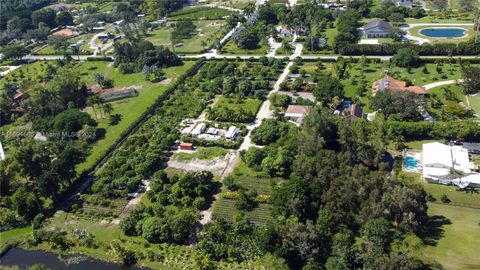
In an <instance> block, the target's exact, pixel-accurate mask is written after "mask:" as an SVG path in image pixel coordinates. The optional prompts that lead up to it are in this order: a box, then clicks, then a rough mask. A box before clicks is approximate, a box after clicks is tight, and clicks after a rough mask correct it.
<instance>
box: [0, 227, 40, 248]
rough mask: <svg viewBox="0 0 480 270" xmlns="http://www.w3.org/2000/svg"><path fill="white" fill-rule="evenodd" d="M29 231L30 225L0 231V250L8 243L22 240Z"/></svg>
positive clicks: (30, 230) (30, 229)
mask: <svg viewBox="0 0 480 270" xmlns="http://www.w3.org/2000/svg"><path fill="white" fill-rule="evenodd" d="M31 232H32V227H31V226H28V227H24V228H17V229H12V230H8V231H3V232H0V250H1V249H3V248H4V247H5V245H7V244H9V243H12V242H15V241H17V240H18V241H21V240H24V239H25V236H26V235H28V234H30V233H31Z"/></svg>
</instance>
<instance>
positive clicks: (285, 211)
mask: <svg viewBox="0 0 480 270" xmlns="http://www.w3.org/2000/svg"><path fill="white" fill-rule="evenodd" d="M295 130H296V129H292V131H291V132H289V133H285V134H283V135H282V136H281V137H280V139H278V140H277V141H276V142H273V143H271V144H269V145H268V146H266V147H264V148H250V149H249V150H247V151H246V152H244V153H243V154H242V158H243V160H244V161H245V163H246V164H247V165H248V166H251V167H253V168H254V169H255V168H260V169H265V170H268V169H269V168H270V167H269V166H268V165H267V164H268V163H270V161H268V162H266V161H265V159H268V158H269V157H268V156H271V157H274V158H273V160H272V161H274V162H277V161H278V160H279V158H281V157H288V156H290V157H291V160H290V162H289V163H283V164H281V165H280V164H279V167H282V169H283V172H284V173H283V175H280V174H273V175H272V174H271V175H272V176H282V177H285V178H286V179H287V180H286V183H285V184H284V185H282V186H280V187H278V188H276V189H275V191H274V193H273V195H272V198H271V201H272V204H273V207H274V211H273V214H274V216H275V217H277V219H276V220H277V221H276V222H275V223H274V224H272V225H268V226H266V227H263V228H262V227H248V226H247V225H244V223H242V219H237V220H236V221H234V222H233V223H232V224H225V223H223V222H222V221H216V222H214V223H213V224H210V225H208V226H207V227H206V228H205V229H206V232H205V233H204V234H203V235H201V240H200V243H199V245H198V246H197V248H198V249H200V250H201V251H202V252H205V253H207V254H208V255H209V256H210V258H212V259H215V260H225V259H229V258H232V257H231V256H230V255H231V254H228V253H226V250H231V251H232V252H234V251H235V250H236V249H237V246H238V245H239V243H238V242H237V241H236V239H237V237H241V238H242V239H244V243H245V245H243V246H242V247H243V252H242V253H240V254H237V253H236V252H234V254H237V255H236V256H234V258H236V259H237V260H248V259H249V254H251V253H256V254H257V255H259V256H262V255H265V254H274V255H275V256H277V257H283V258H285V259H286V260H287V261H288V263H289V265H290V267H293V268H301V267H304V269H305V268H307V269H317V268H321V267H325V268H326V269H332V270H333V269H352V268H362V267H364V268H368V269H370V268H374V267H378V266H380V265H385V264H386V265H397V264H402V265H408V266H406V267H407V268H406V269H420V267H421V266H422V264H421V263H420V262H418V261H417V260H415V259H413V256H412V255H411V254H412V253H413V252H414V250H413V249H411V248H410V249H409V248H403V245H404V244H400V243H404V242H405V241H413V240H411V239H412V238H415V239H419V238H418V237H417V236H415V234H418V233H419V232H421V231H422V228H423V224H424V222H425V221H426V210H427V207H426V195H425V192H424V191H423V188H422V187H421V186H420V185H412V184H406V183H403V182H401V181H399V180H397V179H395V177H394V176H392V175H391V174H390V173H389V172H388V171H386V170H385V168H386V166H385V164H383V163H381V160H382V157H383V156H384V155H386V153H385V149H386V143H387V132H388V130H387V128H386V127H385V123H384V122H383V121H382V120H381V118H379V119H377V120H376V121H374V122H373V123H369V122H366V121H365V120H355V121H346V120H344V119H342V118H339V117H337V116H334V115H332V113H331V111H330V110H328V109H324V108H321V107H319V106H316V107H314V108H313V110H312V112H311V113H310V114H309V116H308V117H307V118H306V119H305V121H304V124H303V127H302V128H301V131H300V132H298V131H295ZM293 138H295V139H293ZM275 149H278V150H276V151H275ZM269 152H277V153H279V152H282V153H281V154H280V155H278V156H277V155H275V154H270V153H269ZM265 155H267V157H265ZM367 166H368V167H367ZM375 168H376V169H375ZM277 172H278V171H277ZM242 224H243V225H242ZM237 226H242V228H245V229H244V230H247V229H248V230H247V231H246V233H248V234H249V235H250V236H249V237H247V236H246V235H245V233H244V232H243V231H239V229H238V227H237ZM214 235H215V236H219V237H218V238H217V237H213V236H214ZM355 238H359V239H362V242H361V243H362V244H360V245H359V244H356V243H355V241H354V239H355ZM246 239H248V241H247V240H246ZM405 239H407V240H405ZM419 241H420V240H419ZM225 245H226V246H225ZM399 245H400V246H402V248H399ZM405 245H407V244H405Z"/></svg>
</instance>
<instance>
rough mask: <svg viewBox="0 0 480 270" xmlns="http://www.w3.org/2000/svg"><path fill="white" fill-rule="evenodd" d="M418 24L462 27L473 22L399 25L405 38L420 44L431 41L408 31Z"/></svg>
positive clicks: (423, 24) (418, 24) (470, 25)
mask: <svg viewBox="0 0 480 270" xmlns="http://www.w3.org/2000/svg"><path fill="white" fill-rule="evenodd" d="M418 26H425V27H426V28H432V27H455V26H458V27H462V26H464V27H465V26H469V27H473V26H474V24H473V23H411V24H406V25H402V26H400V30H402V31H404V32H405V33H406V34H405V38H407V39H409V40H413V41H416V42H417V43H418V44H420V45H422V44H424V43H431V40H430V39H427V38H422V37H419V36H416V35H412V34H411V33H410V31H409V30H410V29H412V28H414V27H418ZM432 39H435V38H432Z"/></svg>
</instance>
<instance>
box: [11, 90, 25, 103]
mask: <svg viewBox="0 0 480 270" xmlns="http://www.w3.org/2000/svg"><path fill="white" fill-rule="evenodd" d="M27 96H28V95H27V94H26V93H23V92H18V93H16V94H15V95H14V96H13V101H15V102H19V101H22V100H24V99H25V98H27Z"/></svg>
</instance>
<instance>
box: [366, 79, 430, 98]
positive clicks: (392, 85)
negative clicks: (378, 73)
mask: <svg viewBox="0 0 480 270" xmlns="http://www.w3.org/2000/svg"><path fill="white" fill-rule="evenodd" d="M372 87H373V91H372V96H374V95H375V94H376V93H377V92H379V91H385V89H390V90H392V91H409V92H413V93H415V94H417V95H425V94H426V93H427V90H426V89H425V87H423V86H415V85H411V86H407V83H406V82H404V81H400V80H395V79H394V78H393V77H391V76H385V77H383V78H381V79H380V80H378V81H375V82H373V86H372Z"/></svg>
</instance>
